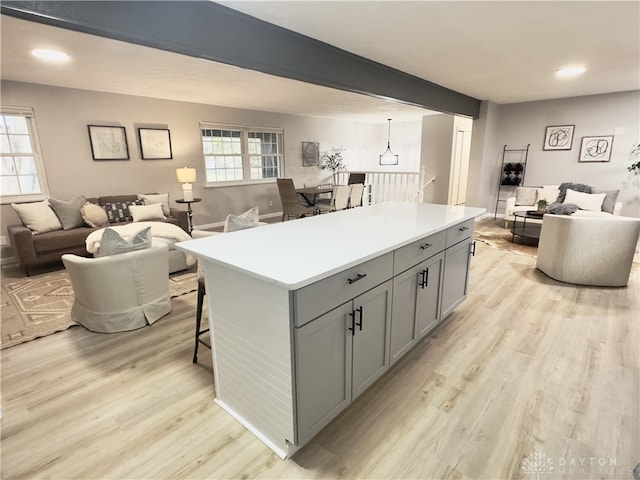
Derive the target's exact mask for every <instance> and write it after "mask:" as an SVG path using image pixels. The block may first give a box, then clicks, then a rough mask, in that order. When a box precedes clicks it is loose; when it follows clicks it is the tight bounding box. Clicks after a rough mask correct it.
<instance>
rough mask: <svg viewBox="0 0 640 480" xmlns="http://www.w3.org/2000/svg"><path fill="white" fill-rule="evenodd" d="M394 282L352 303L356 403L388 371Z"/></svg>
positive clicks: (354, 393)
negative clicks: (353, 313) (357, 398)
mask: <svg viewBox="0 0 640 480" xmlns="http://www.w3.org/2000/svg"><path fill="white" fill-rule="evenodd" d="M392 285H393V284H392V282H391V280H389V281H387V282H385V283H383V284H382V285H379V286H378V287H376V288H374V289H372V290H370V291H368V292H367V293H364V294H362V295H360V296H359V297H356V298H355V299H354V300H353V308H354V312H355V319H354V320H355V322H354V323H355V325H356V326H355V332H354V335H353V379H352V391H353V396H352V397H353V398H354V399H355V398H356V397H357V396H358V395H360V394H361V393H362V392H363V391H364V390H365V389H366V388H367V387H368V386H369V385H371V384H372V383H373V382H374V381H375V380H377V379H378V378H379V377H380V376H381V375H382V374H383V373H384V372H385V371H386V370H387V369H388V368H389V351H388V347H387V345H388V338H389V337H388V335H389V322H390V319H391V293H392Z"/></svg>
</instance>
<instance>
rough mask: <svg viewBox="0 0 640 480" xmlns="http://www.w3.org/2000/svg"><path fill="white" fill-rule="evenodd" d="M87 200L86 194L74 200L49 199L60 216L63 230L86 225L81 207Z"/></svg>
mask: <svg viewBox="0 0 640 480" xmlns="http://www.w3.org/2000/svg"><path fill="white" fill-rule="evenodd" d="M86 201H87V199H86V198H84V196H82V195H80V196H79V197H77V198H74V199H73V200H56V199H55V198H50V199H49V204H50V205H51V208H53V211H54V212H55V214H56V215H57V216H58V219H59V220H60V223H61V224H62V229H63V230H71V229H72V228H78V227H84V220H83V219H82V214H81V213H80V209H81V208H82V206H83V205H84V204H85V202H86Z"/></svg>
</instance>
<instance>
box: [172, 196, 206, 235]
mask: <svg viewBox="0 0 640 480" xmlns="http://www.w3.org/2000/svg"><path fill="white" fill-rule="evenodd" d="M201 201H202V199H201V198H194V199H193V200H184V199H179V200H176V203H186V204H187V225H188V226H189V235H191V232H193V212H192V211H191V204H192V203H198V202H201Z"/></svg>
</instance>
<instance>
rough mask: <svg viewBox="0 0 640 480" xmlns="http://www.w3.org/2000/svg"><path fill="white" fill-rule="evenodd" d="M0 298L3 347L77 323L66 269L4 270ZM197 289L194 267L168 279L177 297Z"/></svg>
mask: <svg viewBox="0 0 640 480" xmlns="http://www.w3.org/2000/svg"><path fill="white" fill-rule="evenodd" d="M1 283H2V290H1V297H0V315H1V316H2V324H1V328H0V334H1V338H2V344H1V347H0V348H2V349H4V348H8V347H11V346H13V345H18V344H20V343H23V342H27V341H29V340H33V339H35V338H38V337H44V336H46V335H51V334H52V333H55V332H60V331H63V330H66V329H67V328H69V327H72V326H73V325H77V323H75V322H74V321H73V320H71V307H72V305H73V288H72V287H71V281H70V280H69V276H68V275H67V272H66V271H64V270H58V271H54V272H49V273H44V274H41V275H34V276H32V277H24V275H22V274H21V272H20V271H19V270H18V269H3V271H2V281H1ZM197 289H198V278H197V272H196V271H195V270H193V269H192V270H187V271H185V272H178V273H176V274H173V275H171V276H170V278H169V293H170V295H171V297H172V298H173V297H178V296H180V295H184V294H186V293H190V292H194V291H196V290H197Z"/></svg>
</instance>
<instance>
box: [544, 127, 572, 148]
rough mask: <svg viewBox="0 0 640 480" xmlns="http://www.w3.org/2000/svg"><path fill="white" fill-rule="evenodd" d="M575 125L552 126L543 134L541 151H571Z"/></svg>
mask: <svg viewBox="0 0 640 480" xmlns="http://www.w3.org/2000/svg"><path fill="white" fill-rule="evenodd" d="M574 128H575V125H552V126H550V127H547V129H546V130H545V132H544V145H543V150H571V146H572V144H573V130H574Z"/></svg>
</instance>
